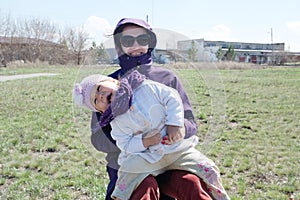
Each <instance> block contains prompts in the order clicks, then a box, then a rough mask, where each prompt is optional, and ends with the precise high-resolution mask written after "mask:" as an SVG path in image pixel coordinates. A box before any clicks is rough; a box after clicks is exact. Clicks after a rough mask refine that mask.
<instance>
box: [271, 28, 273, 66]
mask: <svg viewBox="0 0 300 200" xmlns="http://www.w3.org/2000/svg"><path fill="white" fill-rule="evenodd" d="M271 47H272V60H271V63H272V65H273V63H274V48H273V29H272V28H271Z"/></svg>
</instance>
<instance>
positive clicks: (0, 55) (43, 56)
mask: <svg viewBox="0 0 300 200" xmlns="http://www.w3.org/2000/svg"><path fill="white" fill-rule="evenodd" d="M88 38H89V35H88V33H87V32H86V31H84V29H83V27H81V28H78V27H65V28H60V27H59V26H58V25H57V24H55V23H52V22H50V21H49V20H48V19H40V18H34V17H33V18H30V19H14V18H13V17H11V15H9V14H8V15H2V14H1V13H0V65H3V66H6V64H7V63H9V62H12V61H16V60H22V61H23V62H32V63H34V62H36V61H45V62H49V64H78V65H80V64H83V63H84V62H85V61H86V59H87V58H89V62H92V63H95V62H97V55H98V56H99V54H101V56H102V57H104V58H106V59H107V57H108V56H107V54H105V48H104V46H103V44H100V45H99V46H97V45H96V43H95V42H93V45H92V47H90V48H88V49H87V45H88ZM99 51H100V52H99ZM89 56H92V58H90V57H89ZM104 58H101V59H102V60H103V59H104Z"/></svg>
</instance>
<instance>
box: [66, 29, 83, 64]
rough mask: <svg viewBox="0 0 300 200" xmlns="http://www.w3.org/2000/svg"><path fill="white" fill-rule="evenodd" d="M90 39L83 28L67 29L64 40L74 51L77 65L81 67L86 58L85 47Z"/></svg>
mask: <svg viewBox="0 0 300 200" xmlns="http://www.w3.org/2000/svg"><path fill="white" fill-rule="evenodd" d="M87 39H88V33H86V32H85V31H84V30H83V28H80V29H75V28H67V29H66V32H65V35H64V40H65V41H66V44H67V46H68V48H69V50H71V51H72V53H73V55H74V56H75V59H76V64H78V65H80V64H82V63H83V61H84V58H85V52H84V50H85V46H86V43H87Z"/></svg>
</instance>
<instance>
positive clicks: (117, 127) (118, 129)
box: [111, 117, 146, 153]
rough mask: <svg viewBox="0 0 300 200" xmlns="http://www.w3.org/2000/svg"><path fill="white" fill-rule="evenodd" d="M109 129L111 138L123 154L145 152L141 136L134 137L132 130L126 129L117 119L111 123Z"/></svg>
mask: <svg viewBox="0 0 300 200" xmlns="http://www.w3.org/2000/svg"><path fill="white" fill-rule="evenodd" d="M111 127H112V131H111V136H112V138H113V139H114V140H116V144H117V146H118V147H119V149H120V150H121V151H123V152H124V153H138V152H142V151H144V150H146V148H145V147H144V145H143V140H142V134H136V135H134V134H133V133H132V129H130V128H129V127H126V124H124V122H122V121H119V120H118V118H117V117H116V118H115V119H114V120H113V121H112V122H111Z"/></svg>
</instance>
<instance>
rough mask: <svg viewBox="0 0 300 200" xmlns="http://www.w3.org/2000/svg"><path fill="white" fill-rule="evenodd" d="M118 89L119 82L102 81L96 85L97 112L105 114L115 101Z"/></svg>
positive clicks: (111, 80) (95, 102) (95, 101)
mask: <svg viewBox="0 0 300 200" xmlns="http://www.w3.org/2000/svg"><path fill="white" fill-rule="evenodd" d="M118 88H119V85H118V81H116V80H113V79H109V80H105V81H102V82H100V83H99V84H98V85H96V89H95V93H94V102H93V103H94V106H95V108H96V110H98V111H100V112H104V111H105V110H106V109H107V108H108V107H109V105H110V104H111V102H112V101H113V98H114V95H115V93H116V91H117V89H118Z"/></svg>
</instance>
